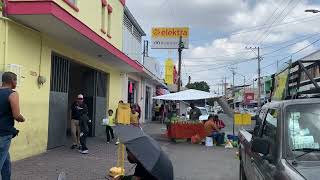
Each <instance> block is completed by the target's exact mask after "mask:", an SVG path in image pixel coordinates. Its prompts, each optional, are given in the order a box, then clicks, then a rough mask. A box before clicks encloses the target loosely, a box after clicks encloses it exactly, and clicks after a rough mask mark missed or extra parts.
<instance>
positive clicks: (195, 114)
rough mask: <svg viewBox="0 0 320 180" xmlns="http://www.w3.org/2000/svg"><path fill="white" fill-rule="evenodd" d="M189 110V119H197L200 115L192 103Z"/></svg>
mask: <svg viewBox="0 0 320 180" xmlns="http://www.w3.org/2000/svg"><path fill="white" fill-rule="evenodd" d="M190 107H191V110H190V112H189V116H190V120H192V121H197V120H199V118H200V116H201V111H200V109H199V108H197V107H195V106H194V104H193V103H191V104H190Z"/></svg>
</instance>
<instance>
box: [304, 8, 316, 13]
mask: <svg viewBox="0 0 320 180" xmlns="http://www.w3.org/2000/svg"><path fill="white" fill-rule="evenodd" d="M304 12H311V13H319V12H320V11H319V10H317V9H306V10H305V11H304Z"/></svg>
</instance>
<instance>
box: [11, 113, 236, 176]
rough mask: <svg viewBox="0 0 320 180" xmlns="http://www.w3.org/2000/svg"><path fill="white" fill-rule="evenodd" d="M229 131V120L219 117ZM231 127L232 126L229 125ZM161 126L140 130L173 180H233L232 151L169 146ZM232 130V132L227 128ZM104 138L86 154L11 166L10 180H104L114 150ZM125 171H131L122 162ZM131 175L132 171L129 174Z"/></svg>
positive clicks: (63, 151)
mask: <svg viewBox="0 0 320 180" xmlns="http://www.w3.org/2000/svg"><path fill="white" fill-rule="evenodd" d="M220 118H221V119H223V120H225V123H226V124H227V128H226V130H227V131H229V130H230V127H229V126H230V121H231V120H230V119H227V118H225V117H223V115H222V116H221V117H220ZM231 124H232V123H231ZM163 128H164V126H163V125H161V124H154V123H153V124H147V125H146V127H144V130H145V131H146V132H147V133H149V134H150V135H151V136H152V137H154V138H155V139H156V140H158V142H159V143H160V144H161V146H162V148H163V150H164V151H166V152H167V153H168V154H169V156H170V158H171V160H172V162H173V166H174V173H175V179H177V180H212V179H214V180H236V179H238V174H239V173H238V172H239V171H238V169H239V167H238V164H239V162H238V160H236V157H235V153H236V149H231V150H230V149H224V148H223V147H215V148H206V147H205V146H202V145H194V144H188V143H179V144H176V143H173V142H171V141H169V140H168V139H167V138H166V137H165V136H164V135H162V134H163ZM231 130H232V128H231ZM105 141H106V140H105V138H90V139H89V140H88V144H89V148H90V154H88V155H81V154H79V153H78V152H77V151H75V150H70V149H69V147H67V146H66V147H61V148H57V149H54V150H50V151H48V152H47V153H44V154H42V155H39V156H36V157H32V158H28V159H25V160H22V161H18V162H15V163H13V175H12V179H13V180H24V179H26V180H29V179H30V180H46V179H48V180H51V179H52V180H56V178H57V176H58V174H59V173H60V172H61V171H64V172H66V174H67V180H97V179H100V180H102V179H105V175H106V172H107V170H108V169H109V168H111V167H112V166H114V165H116V158H117V156H116V155H117V147H116V146H115V145H114V144H106V143H105ZM125 166H126V169H127V170H128V169H130V168H131V167H132V165H131V164H129V163H128V162H126V164H125ZM131 173H132V171H131Z"/></svg>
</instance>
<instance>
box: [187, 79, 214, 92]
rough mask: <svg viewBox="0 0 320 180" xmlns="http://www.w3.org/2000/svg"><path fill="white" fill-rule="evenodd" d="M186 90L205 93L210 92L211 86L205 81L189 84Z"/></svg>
mask: <svg viewBox="0 0 320 180" xmlns="http://www.w3.org/2000/svg"><path fill="white" fill-rule="evenodd" d="M186 88H188V89H196V90H200V91H205V92H210V86H209V85H208V83H207V82H205V81H200V82H194V83H188V84H187V85H186Z"/></svg>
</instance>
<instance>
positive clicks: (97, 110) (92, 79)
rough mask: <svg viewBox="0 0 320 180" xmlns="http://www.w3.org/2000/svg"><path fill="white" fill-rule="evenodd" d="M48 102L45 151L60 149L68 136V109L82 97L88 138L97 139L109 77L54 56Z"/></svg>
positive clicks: (69, 123)
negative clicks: (93, 137) (81, 95)
mask: <svg viewBox="0 0 320 180" xmlns="http://www.w3.org/2000/svg"><path fill="white" fill-rule="evenodd" d="M51 61H52V66H51V87H50V99H49V102H50V104H49V130H48V149H52V148H55V147H59V146H63V145H65V144H66V143H67V136H70V135H71V128H70V127H71V106H72V104H73V103H74V102H75V99H76V97H77V95H78V94H83V95H84V97H85V99H84V102H85V103H86V104H87V106H88V110H89V113H88V115H89V119H90V120H91V122H90V123H89V131H90V132H89V136H100V135H102V134H103V127H101V125H100V123H99V121H100V120H101V119H103V118H104V117H105V115H106V108H107V98H106V97H107V96H106V94H107V79H108V75H107V74H106V73H104V72H100V71H98V70H95V69H93V68H90V67H88V66H84V65H81V64H78V63H75V61H72V60H70V59H68V58H66V57H64V56H61V55H58V54H55V53H53V54H52V60H51Z"/></svg>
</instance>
